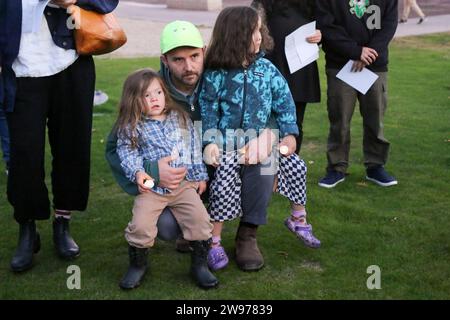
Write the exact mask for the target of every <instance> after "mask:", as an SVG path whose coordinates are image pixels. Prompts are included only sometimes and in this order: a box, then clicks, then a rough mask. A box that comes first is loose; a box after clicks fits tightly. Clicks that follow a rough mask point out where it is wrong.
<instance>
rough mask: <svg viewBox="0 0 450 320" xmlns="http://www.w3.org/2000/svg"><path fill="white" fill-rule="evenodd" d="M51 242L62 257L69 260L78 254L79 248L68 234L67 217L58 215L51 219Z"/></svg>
mask: <svg viewBox="0 0 450 320" xmlns="http://www.w3.org/2000/svg"><path fill="white" fill-rule="evenodd" d="M53 243H54V244H55V248H56V252H57V253H58V255H59V256H60V257H61V258H63V259H67V260H70V259H74V258H76V257H78V256H79V255H80V248H79V247H78V245H77V244H76V243H75V241H74V240H73V239H72V237H71V236H70V229H69V219H66V218H63V217H58V218H55V220H53Z"/></svg>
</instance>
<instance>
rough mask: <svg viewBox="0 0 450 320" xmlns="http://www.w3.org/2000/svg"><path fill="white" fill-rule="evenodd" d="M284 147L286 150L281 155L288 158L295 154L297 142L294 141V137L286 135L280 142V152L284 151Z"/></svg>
mask: <svg viewBox="0 0 450 320" xmlns="http://www.w3.org/2000/svg"><path fill="white" fill-rule="evenodd" d="M286 147H287V150H286V152H283V153H282V155H283V156H285V157H289V156H290V155H292V154H293V153H294V152H295V148H297V141H295V137H294V136H293V135H288V136H286V137H284V138H283V139H282V140H281V142H280V150H281V149H283V151H285V150H284V149H286Z"/></svg>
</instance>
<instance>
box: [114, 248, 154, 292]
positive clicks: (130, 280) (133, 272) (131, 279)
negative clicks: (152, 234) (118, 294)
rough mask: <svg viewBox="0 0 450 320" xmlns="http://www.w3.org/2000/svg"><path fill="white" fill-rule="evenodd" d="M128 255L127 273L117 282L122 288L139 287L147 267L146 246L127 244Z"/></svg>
mask: <svg viewBox="0 0 450 320" xmlns="http://www.w3.org/2000/svg"><path fill="white" fill-rule="evenodd" d="M128 256H129V258H130V265H129V266H128V270H127V273H126V274H125V276H124V277H123V279H122V281H120V283H119V286H120V288H122V289H124V290H130V289H134V288H137V287H139V285H140V284H141V281H142V279H143V278H144V275H145V273H146V272H147V268H148V263H147V257H148V249H147V248H136V247H133V246H128Z"/></svg>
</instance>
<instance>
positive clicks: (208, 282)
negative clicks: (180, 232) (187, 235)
mask: <svg viewBox="0 0 450 320" xmlns="http://www.w3.org/2000/svg"><path fill="white" fill-rule="evenodd" d="M191 247H192V249H193V251H192V254H191V257H192V262H191V274H192V277H193V278H194V280H195V281H196V282H197V285H198V286H199V287H201V288H203V289H210V288H214V287H216V286H217V285H218V284H219V280H217V278H216V277H215V276H214V275H213V274H212V273H211V271H209V269H208V264H207V256H208V250H209V247H210V241H209V240H206V241H191Z"/></svg>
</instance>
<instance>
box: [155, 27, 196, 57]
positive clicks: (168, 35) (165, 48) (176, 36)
mask: <svg viewBox="0 0 450 320" xmlns="http://www.w3.org/2000/svg"><path fill="white" fill-rule="evenodd" d="M203 46H204V44H203V39H202V35H201V34H200V31H199V30H198V29H197V27H196V26H194V25H193V24H192V23H190V22H188V21H179V20H177V21H173V22H171V23H169V24H168V25H166V26H165V27H164V30H163V31H162V33H161V53H162V54H165V53H167V52H169V51H170V50H172V49H175V48H178V47H194V48H203Z"/></svg>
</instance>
